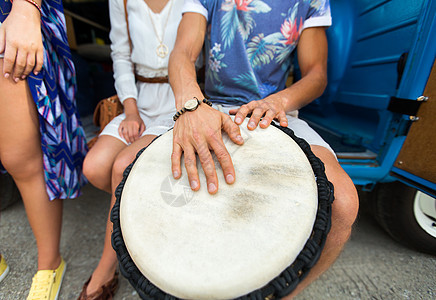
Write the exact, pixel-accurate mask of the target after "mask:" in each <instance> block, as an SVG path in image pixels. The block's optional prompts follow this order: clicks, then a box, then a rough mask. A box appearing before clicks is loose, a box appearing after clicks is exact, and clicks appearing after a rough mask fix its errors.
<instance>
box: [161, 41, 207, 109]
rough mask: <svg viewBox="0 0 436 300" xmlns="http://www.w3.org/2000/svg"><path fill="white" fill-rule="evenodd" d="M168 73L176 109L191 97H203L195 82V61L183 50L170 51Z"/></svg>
mask: <svg viewBox="0 0 436 300" xmlns="http://www.w3.org/2000/svg"><path fill="white" fill-rule="evenodd" d="M168 75H169V79H170V84H171V88H172V89H173V92H174V97H175V100H176V103H175V105H176V109H177V110H179V109H181V108H182V106H183V104H184V103H185V102H186V101H187V100H189V99H191V98H192V97H197V98H198V99H202V98H203V93H202V92H201V89H200V87H199V85H198V83H197V75H196V70H195V62H193V61H192V59H191V58H190V57H189V56H188V54H186V53H185V52H183V51H178V50H176V49H175V50H174V51H173V52H172V53H171V56H170V61H169V67H168Z"/></svg>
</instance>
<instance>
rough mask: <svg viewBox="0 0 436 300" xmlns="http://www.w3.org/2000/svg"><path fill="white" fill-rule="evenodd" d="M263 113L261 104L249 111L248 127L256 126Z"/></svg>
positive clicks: (254, 127) (251, 128)
mask: <svg viewBox="0 0 436 300" xmlns="http://www.w3.org/2000/svg"><path fill="white" fill-rule="evenodd" d="M264 113H265V109H264V108H262V107H261V106H259V107H256V108H255V109H254V110H253V112H252V113H251V117H250V120H249V121H248V125H247V127H248V129H250V130H254V129H256V127H257V124H259V121H260V118H261V117H262V116H263V114H264Z"/></svg>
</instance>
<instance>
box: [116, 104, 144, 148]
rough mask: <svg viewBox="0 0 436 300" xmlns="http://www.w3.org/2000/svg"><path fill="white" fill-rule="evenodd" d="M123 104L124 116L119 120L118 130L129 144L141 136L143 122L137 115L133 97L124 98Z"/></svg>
mask: <svg viewBox="0 0 436 300" xmlns="http://www.w3.org/2000/svg"><path fill="white" fill-rule="evenodd" d="M123 105H124V114H125V115H126V118H125V119H124V120H123V121H121V123H120V126H119V127H118V132H119V134H120V136H122V137H123V138H124V139H125V140H126V142H127V143H129V144H131V143H133V142H134V141H136V140H138V139H139V138H140V137H141V135H142V133H143V132H144V130H145V124H144V121H142V119H141V117H140V116H139V112H138V107H137V106H136V100H135V99H133V98H128V99H126V100H124V102H123Z"/></svg>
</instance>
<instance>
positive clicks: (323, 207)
mask: <svg viewBox="0 0 436 300" xmlns="http://www.w3.org/2000/svg"><path fill="white" fill-rule="evenodd" d="M272 125H273V126H274V127H276V128H278V129H280V130H282V131H283V132H284V133H286V134H287V135H288V136H289V137H291V138H292V139H293V140H294V141H295V142H296V143H297V144H298V146H300V148H301V149H302V150H303V152H304V153H305V154H306V157H307V158H308V160H309V162H310V165H311V166H312V170H313V172H314V174H315V179H316V184H317V188H318V211H317V214H316V219H315V223H314V226H313V229H312V233H311V236H310V238H309V240H308V241H307V242H306V244H305V246H304V248H303V250H302V251H301V252H300V254H299V255H298V256H297V258H296V259H295V261H294V262H293V263H292V264H291V265H290V266H288V267H287V268H286V269H285V270H284V271H283V272H282V273H281V274H280V275H279V276H277V277H276V278H274V279H273V280H271V281H270V282H269V283H268V284H267V285H266V286H265V287H263V288H261V289H258V290H255V291H253V292H251V293H249V294H247V295H244V296H242V297H239V298H237V299H238V300H263V299H268V300H271V299H280V298H283V297H285V296H287V295H289V294H290V293H291V292H292V291H293V290H294V289H295V288H296V287H297V285H298V284H299V283H300V282H301V281H302V280H303V279H304V278H305V277H306V276H307V275H308V274H309V271H310V269H311V268H312V267H313V266H314V265H315V263H316V262H317V261H318V259H319V257H320V255H321V251H322V249H323V247H324V244H325V241H326V238H327V234H328V232H329V231H330V226H331V204H332V203H333V199H334V195H333V185H332V184H331V182H329V181H328V180H327V177H326V175H325V169H324V164H323V163H322V161H321V160H320V159H319V158H317V157H316V156H315V155H314V154H313V152H312V151H311V149H310V145H309V144H308V143H307V142H306V141H305V140H304V139H301V138H298V137H296V136H295V134H294V132H293V131H292V130H291V129H289V128H286V127H281V126H278V125H276V124H274V123H272ZM145 149H146V148H144V149H142V150H141V151H139V152H138V154H137V155H136V158H135V160H134V161H133V162H132V163H131V164H130V165H129V166H128V167H127V168H126V170H125V171H124V173H123V180H122V181H121V183H120V184H119V185H118V187H117V189H116V191H115V197H116V202H115V205H114V207H113V208H112V212H111V221H112V223H113V232H112V247H113V248H114V250H115V251H116V253H117V257H118V261H119V265H120V271H121V274H123V276H124V277H126V278H127V279H128V280H129V282H130V283H131V284H132V286H133V287H134V288H135V290H136V291H137V292H138V295H139V296H140V297H141V299H150V300H151V299H158V300H175V299H178V298H176V297H173V296H171V295H168V294H167V293H165V292H163V291H162V290H160V289H159V288H158V287H156V286H155V285H153V284H152V283H151V282H150V281H149V280H148V279H147V278H145V277H144V275H142V273H141V272H140V271H139V269H138V268H137V267H136V265H135V264H134V262H133V260H132V258H131V257H130V255H129V253H128V251H127V248H126V245H125V244H124V239H123V234H122V232H121V226H120V219H119V214H120V201H121V194H122V191H123V188H124V184H125V182H126V180H127V177H128V176H129V173H130V170H131V169H132V167H133V165H134V164H135V162H136V160H137V159H138V157H139V156H140V155H141V154H142V152H143V151H144V150H145ZM223 288H225V287H223Z"/></svg>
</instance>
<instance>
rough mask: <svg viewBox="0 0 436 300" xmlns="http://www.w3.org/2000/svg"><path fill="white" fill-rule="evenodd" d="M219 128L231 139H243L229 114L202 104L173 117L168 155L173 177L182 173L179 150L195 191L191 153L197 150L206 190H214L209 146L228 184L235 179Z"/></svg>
mask: <svg viewBox="0 0 436 300" xmlns="http://www.w3.org/2000/svg"><path fill="white" fill-rule="evenodd" d="M221 130H224V131H225V132H226V133H227V134H228V135H229V137H230V139H231V140H232V141H233V142H234V143H236V144H238V145H242V144H243V143H244V141H243V139H242V137H241V133H240V131H239V127H238V126H237V125H236V124H235V123H234V122H233V121H232V120H231V119H230V117H229V116H228V115H226V114H224V113H221V112H219V111H217V110H215V109H213V108H211V107H209V106H207V105H204V104H202V105H200V106H199V107H198V108H197V109H196V110H195V111H193V112H186V113H184V114H183V115H181V116H180V117H179V118H178V119H177V121H176V123H175V125H174V130H173V153H172V155H171V162H172V172H173V176H174V178H176V179H178V178H180V176H181V174H182V172H181V166H180V162H181V157H182V154H183V155H184V160H185V168H186V171H187V173H188V178H189V183H190V185H191V189H192V190H194V191H197V190H198V189H199V188H200V180H199V177H198V170H197V162H196V161H197V158H196V156H195V154H196V153H197V154H198V158H199V159H200V163H201V166H202V168H203V170H204V174H205V175H206V181H207V189H208V192H209V193H211V194H215V193H216V192H217V191H218V177H217V173H216V170H215V164H214V162H213V158H212V154H211V150H213V151H214V152H215V155H216V157H217V159H218V161H219V163H220V165H221V168H222V170H223V173H224V178H225V179H226V182H227V183H228V184H232V183H233V182H234V181H235V169H234V167H233V163H232V159H231V157H230V154H229V152H228V151H227V149H226V147H225V145H224V142H223V138H222V134H221Z"/></svg>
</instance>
